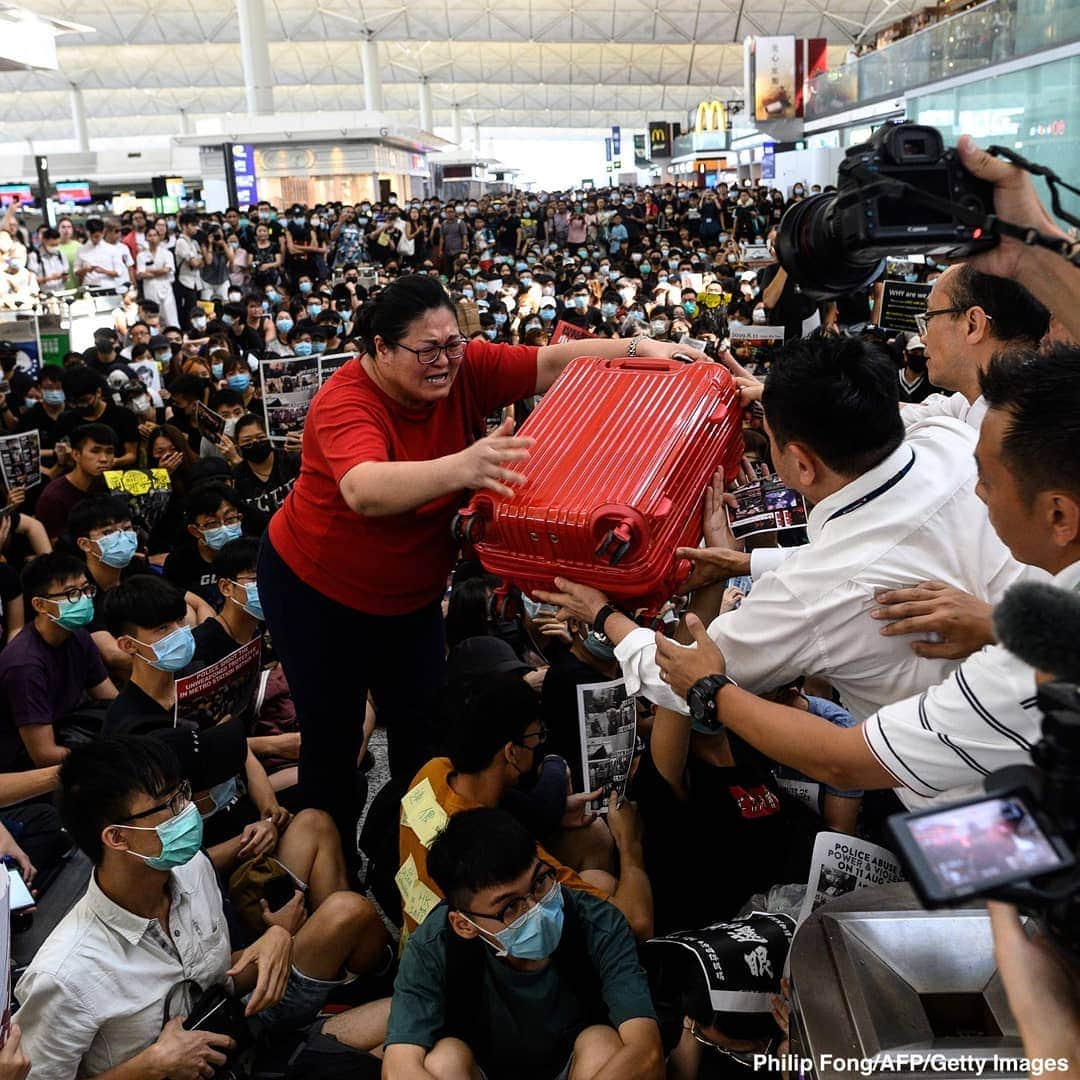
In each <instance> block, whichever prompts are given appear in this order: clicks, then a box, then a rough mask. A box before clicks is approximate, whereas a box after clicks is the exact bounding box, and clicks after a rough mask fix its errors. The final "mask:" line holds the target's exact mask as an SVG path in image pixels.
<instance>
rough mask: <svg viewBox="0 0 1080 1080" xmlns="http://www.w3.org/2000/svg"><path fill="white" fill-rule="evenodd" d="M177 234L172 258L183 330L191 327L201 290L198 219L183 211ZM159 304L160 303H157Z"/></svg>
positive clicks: (200, 250)
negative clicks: (192, 313) (174, 266)
mask: <svg viewBox="0 0 1080 1080" xmlns="http://www.w3.org/2000/svg"><path fill="white" fill-rule="evenodd" d="M178 222H179V233H178V234H177V237H176V247H175V248H174V249H173V257H174V258H175V260H176V286H177V289H176V291H177V297H178V300H179V308H180V311H179V314H180V325H181V327H182V328H184V329H185V330H186V329H188V328H189V327H190V325H191V312H192V310H193V308H194V307H195V301H196V300H198V298H199V293H200V291H201V290H202V274H201V273H200V271H201V269H202V264H203V249H202V247H201V245H200V244H199V217H198V215H197V214H195V213H194V212H193V211H191V210H185V211H184V212H183V213H182V214H181V215H180V217H179V219H178ZM159 303H160V301H159Z"/></svg>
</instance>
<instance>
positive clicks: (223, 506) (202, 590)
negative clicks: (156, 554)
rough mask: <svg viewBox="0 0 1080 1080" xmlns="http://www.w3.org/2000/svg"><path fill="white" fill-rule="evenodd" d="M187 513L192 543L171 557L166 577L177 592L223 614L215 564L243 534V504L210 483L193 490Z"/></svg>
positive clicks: (224, 486) (224, 488)
mask: <svg viewBox="0 0 1080 1080" xmlns="http://www.w3.org/2000/svg"><path fill="white" fill-rule="evenodd" d="M184 509H185V517H186V520H187V531H188V535H189V537H190V540H189V541H188V542H187V543H185V544H183V545H181V546H179V547H177V548H176V549H175V550H174V551H173V552H172V553H171V554H170V555H169V557H168V558H167V559H166V560H165V566H164V568H163V573H164V574H165V577H166V578H168V580H169V581H171V582H172V583H173V584H174V585H175V586H176V587H177V588H178V589H180V590H182V591H183V592H192V593H195V594H196V595H197V596H200V597H202V599H203V600H205V601H206V602H207V603H208V604H209V605H210V606H211V607H212V608H213V609H214V610H215V611H220V610H221V606H222V604H224V603H225V598H224V597H223V596H222V595H221V593H220V591H219V590H218V587H217V580H218V576H217V571H216V570H215V569H214V560H215V559H216V558H217V553H218V552H219V551H220V550H221V549H222V548H223V547H224V546H225V545H226V544H227V543H228V542H229V541H230V540H238V539H239V538H240V536H241V535H242V534H243V528H244V526H243V520H244V519H243V515H242V514H241V512H240V500H239V498H238V497H237V496H236V495H235V494H234V492H233V490H232V488H231V487H229V486H228V485H227V484H224V483H217V482H209V483H205V484H199V485H197V486H196V487H195V488H194V489H193V490H192V492H191V494H190V495H188V499H187V503H186V505H185V508H184Z"/></svg>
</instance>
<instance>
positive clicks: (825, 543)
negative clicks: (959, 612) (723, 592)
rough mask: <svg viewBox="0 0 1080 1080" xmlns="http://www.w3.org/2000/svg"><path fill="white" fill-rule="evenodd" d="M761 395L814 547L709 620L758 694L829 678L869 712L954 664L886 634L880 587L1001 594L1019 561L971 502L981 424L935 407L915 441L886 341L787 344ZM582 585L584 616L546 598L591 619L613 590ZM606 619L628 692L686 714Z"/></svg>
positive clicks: (779, 463) (776, 460)
mask: <svg viewBox="0 0 1080 1080" xmlns="http://www.w3.org/2000/svg"><path fill="white" fill-rule="evenodd" d="M763 404H764V407H765V419H766V428H767V430H768V432H769V437H770V441H771V443H772V459H773V464H774V465H775V467H776V471H777V473H778V474H779V476H780V478H781V480H783V481H784V483H786V484H787V485H788V486H789V487H792V488H795V489H796V490H798V491H799V492H801V493H802V494H803V495H804V496H805V497H806V500H807V502H808V503H810V504H812V505H813V510H812V511H811V512H810V515H809V519H808V526H807V532H808V534H809V537H810V543H809V544H807V545H806V546H805V547H802V548H799V549H796V550H795V553H794V554H793V555H792V556H791V557H790V558H789V559H787V560H786V562H784V563H783V565H782V566H780V567H779V568H778V569H777V570H776V571H774V572H773V573H771V574H766V575H765V576H764V577H763V578H762V579H761V580H760V581H758V582H756V583H755V584H754V588H753V591H752V592H751V593H750V595H749V596H748V597H747V598H746V599H745V600H744V601H743V602H742V604H741V606H740V607H738V608H737V609H735V610H734V611H730V612H727V613H725V614H723V615H720V616H719V617H717V618H715V619H713V620H712V621H711V622H710V625H709V635H710V637H711V638H712V639H713V640H714V641H715V642H716V644H717V645H718V646H719V648H720V650H721V651H722V652H723V654H724V655H725V657H726V658H727V662H728V666H729V667H730V669H731V674H732V677H733V678H735V679H736V680H738V682H739V683H740V685H743V686H745V687H747V689H749V690H752V691H754V692H764V691H768V690H773V689H775V688H777V687H780V686H784V685H787V684H788V683H790V682H791V681H792V680H794V679H795V678H797V677H798V676H800V675H804V674H814V675H820V676H821V677H823V678H825V679H828V680H829V682H830V683H832V685H833V686H835V687H836V689H837V690H838V691H839V692H840V695H841V697H842V699H843V702H844V704H845V706H846V707H847V708H848V709H849V710H850V711H851V713H852V715H853V716H855V718H856V719H859V720H861V719H864V718H865V717H867V716H868V715H870V714H871V713H872V712H873V711H874V710H875V709H877V708H880V707H881V706H882V705H886V704H888V703H889V702H892V701H896V700H897V699H899V698H903V697H906V696H908V695H910V694H914V693H918V692H920V691H922V690H925V689H926V688H927V687H928V686H932V685H933V684H934V683H937V682H940V681H941V680H942V679H943V678H944V677H945V676H946V675H948V673H949V672H950V671H951V670H952V668H953V667H954V666H955V664H954V663H951V662H949V661H945V660H941V659H930V658H926V657H921V656H918V655H916V654H915V653H914V652H912V650H911V649H910V648H909V647H908V644H907V642H906V641H905V640H902V639H899V638H891V637H884V636H881V635H879V634H877V633H875V632H874V623H873V622H871V621H870V618H869V613H870V611H871V610H872V609H873V607H874V606H875V599H874V597H875V593H876V592H878V591H879V590H880V589H882V588H902V587H904V586H906V585H914V584H917V583H919V582H922V581H924V580H925V579H926V578H927V577H930V576H932V577H935V578H938V579H939V580H941V581H944V582H946V583H948V584H950V585H953V586H955V587H957V588H960V589H963V590H964V591H965V592H969V593H972V594H974V595H975V596H978V597H980V598H981V599H984V600H988V601H990V602H994V601H996V600H997V599H999V598H1000V596H1001V594H1002V593H1003V592H1004V590H1005V589H1006V588H1007V587H1008V586H1009V585H1010V584H1012V583H1013V582H1014V581H1016V580H1017V579H1018V578H1019V577H1020V575H1021V574H1022V568H1021V567H1020V566H1019V565H1018V564H1017V563H1016V562H1015V561H1014V560H1013V559H1012V558H1011V557H1010V556H1009V553H1008V552H1007V551H1006V550H1005V548H1004V546H1003V545H1002V544H1001V542H1000V541H999V540H998V538H997V537H996V536H995V535H994V532H993V530H992V529H991V527H990V523H989V521H988V520H987V516H986V511H985V509H984V508H983V507H982V505H981V504H980V503H979V500H978V498H977V497H976V496H975V492H974V486H975V467H974V460H973V457H972V451H973V450H974V447H975V433H974V432H973V431H972V430H971V429H970V428H969V427H967V426H966V425H965V424H961V423H959V422H957V421H955V420H952V419H946V418H940V417H939V418H932V419H930V420H927V421H925V422H923V423H921V424H918V425H915V426H913V427H912V428H911V429H910V430H909V431H908V434H907V438H906V439H905V437H904V427H903V424H902V423H901V420H900V414H899V411H898V409H897V389H896V374H895V367H894V366H893V364H892V362H891V360H890V359H889V358H888V357H887V356H886V355H885V354H884V353H883V352H882V351H881V350H879V349H877V348H875V347H874V346H872V345H869V344H868V343H867V342H865V341H862V340H860V339H856V338H828V339H827V338H822V339H810V340H803V341H796V342H790V343H789V344H788V345H787V346H786V347H785V350H784V352H783V354H782V355H781V357H780V359H779V360H777V362H776V363H774V365H773V368H772V370H771V372H770V373H769V380H768V383H767V384H766V387H765V394H764V398H763ZM570 591H571V590H569V589H565V590H564V592H567V593H568V592H570ZM582 591H583V592H584V594H585V595H583V596H582V597H581V598H580V599H581V601H582V602H583V609H582V610H581V611H579V610H573V609H570V605H568V604H567V603H566V602H565V600H564V598H563V597H562V596H555V597H541V599H549V600H550V601H551V602H552V603H559V604H560V605H562V606H564V607H567V609H568V611H569V613H570V614H572V615H574V616H576V617H578V618H586V619H587V621H589V622H590V623H591V622H593V621H594V620H595V618H596V615H597V613H598V612H599V610H600V608H601V607H602V606H603V605H604V604H605V603H606V598H605V597H604V596H603V595H602V594H600V593H597V592H596V591H595V590H582ZM716 592H717V590H716V589H712V590H703V591H701V592H699V593H696V594H695V597H694V604H693V608H692V610H695V611H697V612H698V613H699V614H701V615H703V616H707V615H709V614H710V613H715V612H716V611H717V610H719V606H718V604H717V606H716V607H712V608H710V607H709V604H710V601H711V600H712V599H714V598H715V599H719V598H718V597H715V593H716ZM710 594H712V595H710ZM596 629H600V630H602V631H603V633H605V634H606V635H607V637H608V638H609V639H610V640H611V641H612V642H613V643H615V645H616V649H615V656H616V658H617V659H618V660H619V663H620V664H621V666H622V671H623V675H624V676H625V678H626V688H627V690H628V692H630V693H632V694H633V693H641V694H644V695H645V696H646V697H647V698H649V700H650V701H653V702H655V703H656V704H657V705H661V706H664V707H666V708H669V709H674V710H676V711H679V712H682V713H684V714H685V713H686V712H687V706H686V702H685V701H684V700H683V699H682V698H681V697H680V696H679V695H677V694H674V693H672V691H671V689H670V688H669V687H668V686H667V685H666V684H665V683H664V682H663V681H662V680H661V678H660V671H659V669H658V667H657V664H656V643H655V639H654V635H653V634H652V633H651V632H650V631H649V630H645V629H642V628H640V627H637V626H636V625H635V624H634V623H633V622H632V621H631V620H630V619H629V618H627V617H626V616H625V615H621V614H619V613H618V612H614V613H613V614H611V615H610V617H609V618H607V619H606V621H605V623H604V626H603V627H596ZM851 786H856V785H851Z"/></svg>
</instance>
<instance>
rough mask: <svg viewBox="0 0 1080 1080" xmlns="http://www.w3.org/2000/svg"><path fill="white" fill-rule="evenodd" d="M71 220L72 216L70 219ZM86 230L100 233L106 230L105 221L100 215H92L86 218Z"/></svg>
mask: <svg viewBox="0 0 1080 1080" xmlns="http://www.w3.org/2000/svg"><path fill="white" fill-rule="evenodd" d="M68 220H69V221H70V220H71V219H70V218H69V219H68ZM57 224H59V222H58V223H57ZM86 231H87V232H88V233H98V232H104V231H105V222H104V221H102V220H101V218H99V217H92V218H87V219H86Z"/></svg>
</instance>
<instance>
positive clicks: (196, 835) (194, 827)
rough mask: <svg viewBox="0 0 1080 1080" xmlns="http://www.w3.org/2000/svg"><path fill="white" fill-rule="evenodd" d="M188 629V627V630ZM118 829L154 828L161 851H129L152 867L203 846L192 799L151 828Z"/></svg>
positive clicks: (170, 866)
mask: <svg viewBox="0 0 1080 1080" xmlns="http://www.w3.org/2000/svg"><path fill="white" fill-rule="evenodd" d="M189 633H190V631H189ZM116 828H118V829H138V830H139V831H140V832H156V833H157V834H158V839H159V840H160V841H161V854H160V855H155V856H151V855H140V854H139V853H138V852H137V851H132V852H129V854H131V855H134V856H135V858H137V859H142V861H143V862H144V863H146V865H147V866H149V867H151V868H152V869H154V870H175V869H176V867H178V866H185V865H186V864H187V863H189V862H191V860H192V859H194V858H195V856H196V854H198V851H199V849H200V848H201V847H202V840H203V819H202V815H201V814H200V813H199V810H198V808H197V807H196V806H195V804H194V803H189V804H188V805H187V807H186V808H185V809H184V810H183V811H182V812H181V813H179V814H177V815H176V817H174V818H169V820H168V821H163V822H162V823H161V824H160V825H157V826H155V827H154V828H153V829H147V828H144V827H143V826H141V825H117V826H116Z"/></svg>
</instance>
